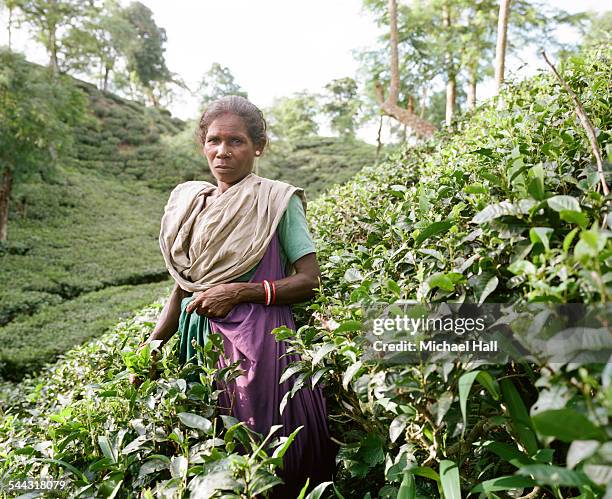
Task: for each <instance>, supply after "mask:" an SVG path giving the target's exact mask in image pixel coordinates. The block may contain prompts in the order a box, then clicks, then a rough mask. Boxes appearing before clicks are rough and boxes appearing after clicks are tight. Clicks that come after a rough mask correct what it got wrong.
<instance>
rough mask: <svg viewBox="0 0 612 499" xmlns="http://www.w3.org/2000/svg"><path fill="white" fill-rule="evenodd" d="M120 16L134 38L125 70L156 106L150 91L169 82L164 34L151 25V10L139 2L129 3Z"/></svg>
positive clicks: (153, 24) (153, 95) (170, 78)
mask: <svg viewBox="0 0 612 499" xmlns="http://www.w3.org/2000/svg"><path fill="white" fill-rule="evenodd" d="M122 16H124V17H125V18H126V19H127V20H128V22H129V23H130V24H131V26H132V27H133V30H134V33H135V35H136V37H135V40H134V41H133V42H132V43H131V44H130V45H129V50H128V53H127V61H128V69H129V71H130V72H132V73H133V74H134V75H135V77H136V79H137V81H138V83H139V84H140V85H141V86H142V88H143V89H144V90H145V91H146V92H148V94H149V96H150V98H151V99H152V102H153V103H154V104H155V105H157V100H156V97H155V94H154V92H153V90H154V88H156V87H158V88H160V85H163V84H164V83H166V82H169V81H171V80H172V76H171V74H170V71H169V70H168V68H167V66H166V60H165V58H164V50H165V48H164V43H165V42H166V39H167V38H166V30H165V29H164V28H161V27H159V26H157V24H155V20H154V19H153V12H152V11H151V9H149V8H148V7H146V6H145V5H143V4H142V3H140V2H132V3H130V4H129V5H128V6H127V7H126V8H125V9H124V10H123V11H122Z"/></svg>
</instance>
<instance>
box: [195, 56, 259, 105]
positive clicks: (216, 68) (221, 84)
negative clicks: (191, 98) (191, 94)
mask: <svg viewBox="0 0 612 499" xmlns="http://www.w3.org/2000/svg"><path fill="white" fill-rule="evenodd" d="M197 93H198V95H199V96H200V103H201V107H202V108H205V107H206V106H207V105H208V104H210V103H211V102H213V101H215V100H217V99H220V98H221V97H225V96H226V95H241V96H242V97H245V98H247V97H248V94H247V92H246V91H245V90H244V89H243V88H242V87H241V86H240V85H238V83H236V79H235V78H234V75H233V74H232V72H231V71H230V69H229V68H228V67H225V66H222V65H221V64H219V63H218V62H213V63H212V65H211V66H210V69H209V70H208V71H207V72H206V73H205V74H204V76H203V77H202V80H200V83H199V85H198V90H197Z"/></svg>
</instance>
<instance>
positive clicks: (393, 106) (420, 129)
mask: <svg viewBox="0 0 612 499" xmlns="http://www.w3.org/2000/svg"><path fill="white" fill-rule="evenodd" d="M388 11H389V29H390V42H391V84H390V87H389V93H388V95H387V97H386V99H385V96H384V90H383V87H382V85H381V84H380V82H379V83H378V84H377V85H376V96H377V99H378V103H379V105H380V108H381V109H382V111H383V112H384V113H385V114H387V115H389V116H393V117H394V118H395V119H396V120H398V121H400V122H401V123H403V124H405V125H406V126H408V127H410V128H411V129H412V130H414V132H415V134H416V135H418V136H422V137H428V136H430V135H432V134H433V132H434V130H435V127H434V126H433V125H432V124H431V123H429V122H428V121H426V120H424V119H422V118H420V117H419V116H417V115H416V114H415V113H414V111H412V110H410V109H402V108H401V107H399V106H398V105H397V98H398V95H399V86H400V76H399V60H398V59H399V56H398V34H397V0H389V4H388Z"/></svg>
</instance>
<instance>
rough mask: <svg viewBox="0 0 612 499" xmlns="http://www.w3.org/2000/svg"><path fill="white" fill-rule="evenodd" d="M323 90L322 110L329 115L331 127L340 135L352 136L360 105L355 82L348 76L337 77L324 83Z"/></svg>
mask: <svg viewBox="0 0 612 499" xmlns="http://www.w3.org/2000/svg"><path fill="white" fill-rule="evenodd" d="M325 90H326V91H327V94H326V96H325V103H324V105H323V112H324V113H325V114H327V115H328V116H329V117H330V125H331V129H332V130H333V131H335V132H337V133H338V134H339V135H340V136H341V137H345V138H349V137H354V136H355V128H356V126H357V113H358V112H359V107H360V102H359V99H358V96H357V82H356V81H355V80H354V79H353V78H350V77H346V78H338V79H335V80H332V81H331V82H329V83H328V84H327V85H325Z"/></svg>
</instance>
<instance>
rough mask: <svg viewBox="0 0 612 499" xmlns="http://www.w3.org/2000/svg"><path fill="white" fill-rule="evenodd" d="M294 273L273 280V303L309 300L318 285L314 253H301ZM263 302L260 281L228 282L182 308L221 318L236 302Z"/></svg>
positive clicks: (286, 303)
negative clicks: (302, 254)
mask: <svg viewBox="0 0 612 499" xmlns="http://www.w3.org/2000/svg"><path fill="white" fill-rule="evenodd" d="M294 266H295V271H296V273H295V274H294V275H292V276H289V277H285V278H284V279H279V280H278V281H274V284H275V285H276V304H277V305H288V304H291V303H300V302H303V301H306V300H309V299H310V298H312V297H313V296H314V295H315V290H316V289H317V288H318V287H319V278H320V276H321V270H320V269H319V263H318V262H317V255H316V253H309V254H307V255H304V256H303V257H302V258H300V259H299V260H296V261H295V263H294ZM242 302H249V303H265V302H266V293H265V291H264V287H263V285H262V283H260V282H232V283H229V284H219V285H218V286H215V287H214V288H210V289H209V290H207V291H205V292H204V293H202V294H201V295H199V296H198V297H197V298H196V299H195V300H193V301H192V302H191V303H189V305H187V308H186V311H187V312H192V311H193V310H195V311H196V313H198V314H203V315H206V316H208V317H225V316H226V315H227V314H228V313H229V311H230V310H231V309H232V308H233V307H234V306H235V305H237V304H238V303H242Z"/></svg>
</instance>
